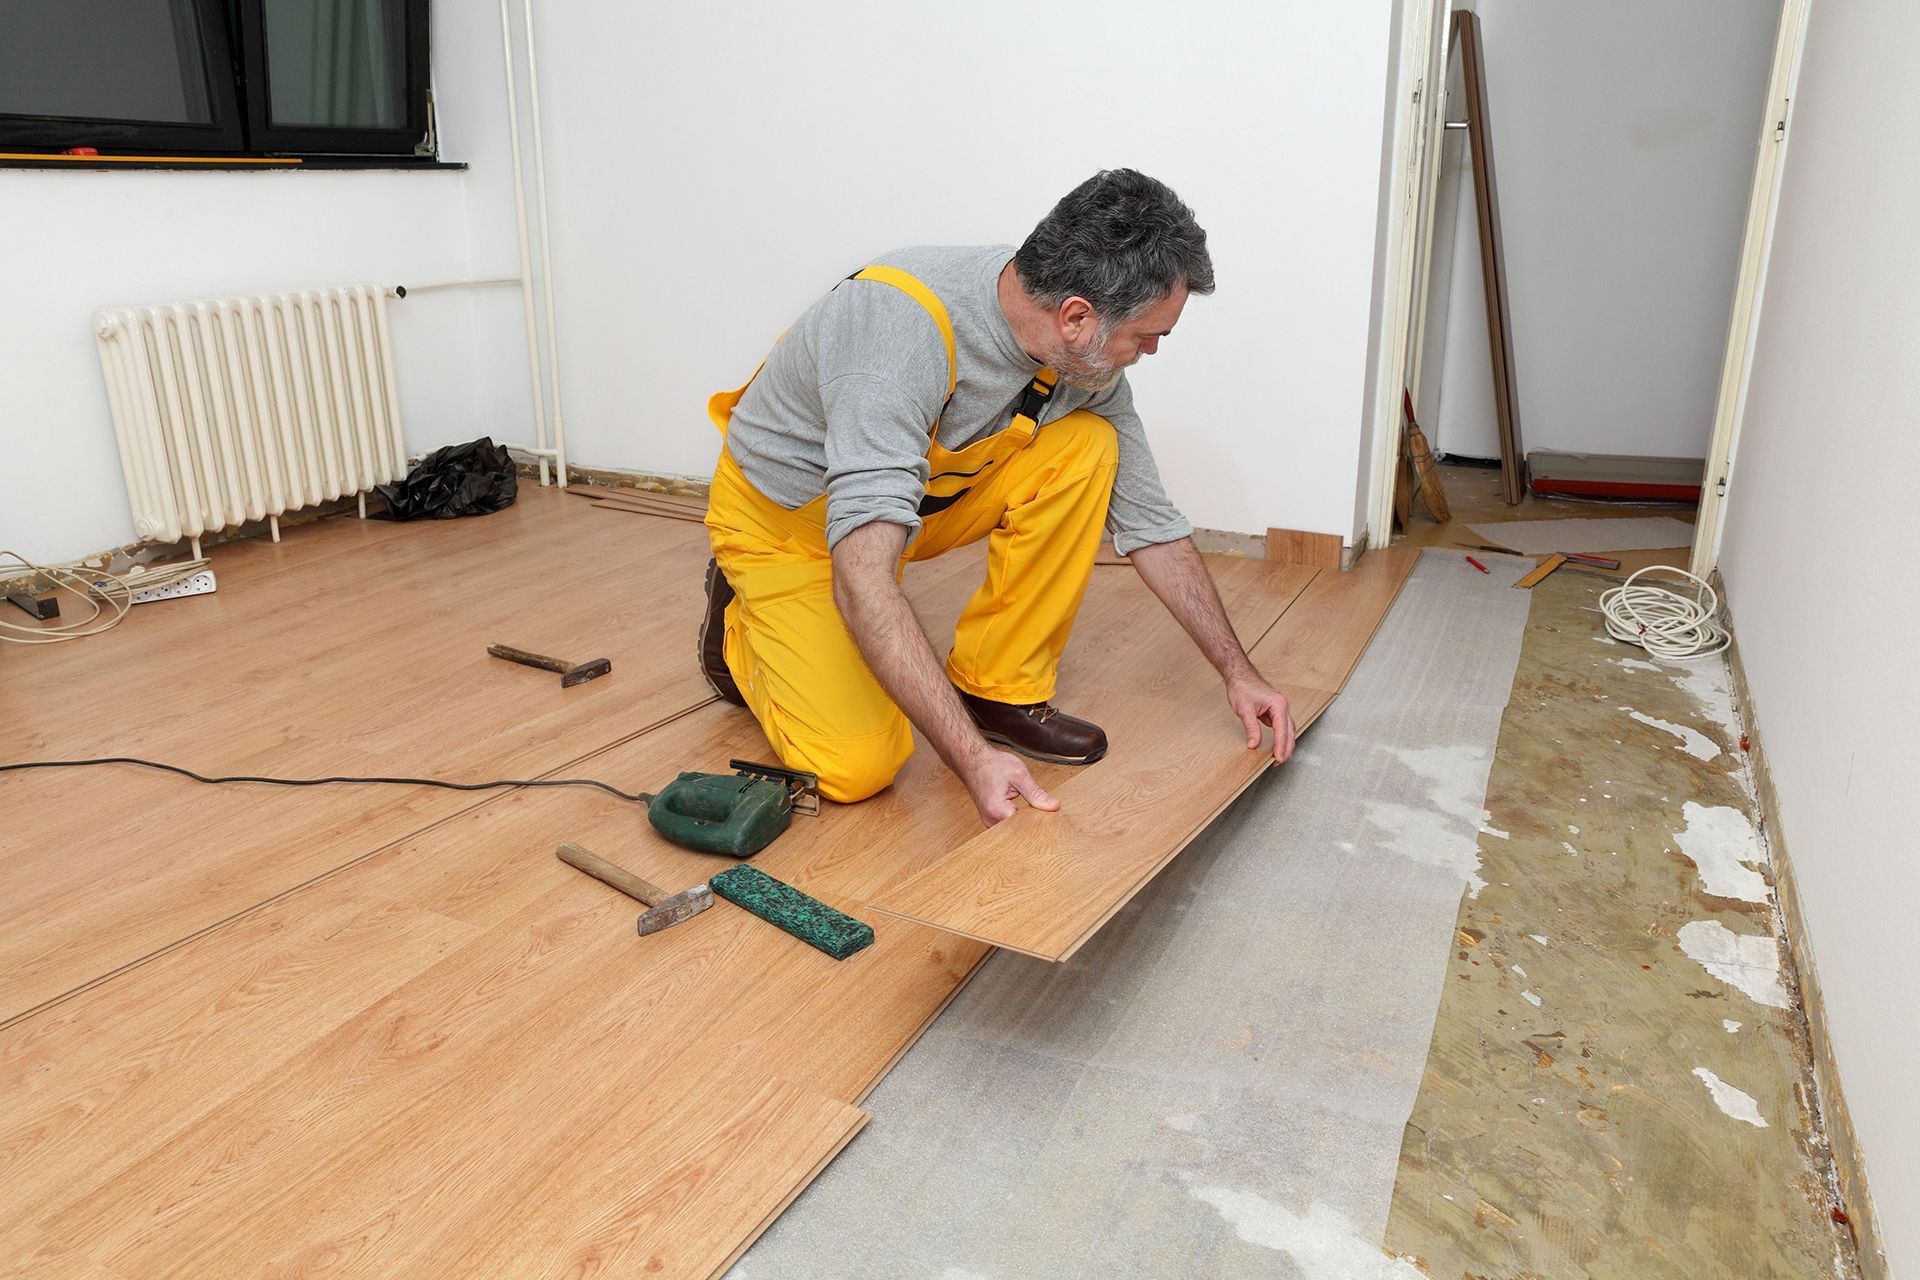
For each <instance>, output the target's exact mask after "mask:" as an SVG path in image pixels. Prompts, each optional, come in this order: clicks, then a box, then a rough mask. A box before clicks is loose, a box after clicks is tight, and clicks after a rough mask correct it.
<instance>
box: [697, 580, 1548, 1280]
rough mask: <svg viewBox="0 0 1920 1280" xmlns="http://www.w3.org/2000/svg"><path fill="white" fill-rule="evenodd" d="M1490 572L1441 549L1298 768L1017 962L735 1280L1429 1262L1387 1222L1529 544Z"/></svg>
mask: <svg viewBox="0 0 1920 1280" xmlns="http://www.w3.org/2000/svg"><path fill="white" fill-rule="evenodd" d="M1488 567H1489V568H1490V569H1491V570H1492V573H1490V574H1488V575H1484V576H1483V575H1481V574H1480V573H1477V572H1475V571H1474V570H1473V569H1472V568H1471V567H1469V566H1467V565H1466V564H1465V563H1464V562H1463V561H1462V560H1461V559H1460V558H1459V557H1458V556H1455V555H1427V556H1424V557H1423V558H1422V559H1421V561H1420V563H1419V565H1417V566H1416V567H1415V569H1414V572H1413V575H1412V577H1411V578H1410V579H1409V580H1408V582H1407V585H1406V588H1405V589H1404V590H1403V591H1402V592H1401V594H1400V598H1399V599H1398V601H1397V602H1396V603H1395V604H1394V606H1393V608H1392V610H1391V611H1390V612H1389V614H1388V616H1387V618H1386V620H1385V622H1384V623H1383V624H1382V626H1381V628H1380V630H1379V632H1378V633H1377V634H1376V636H1375V637H1374V640H1373V643H1372V645H1371V646H1370V647H1369V648H1368V650H1367V653H1366V655H1365V657H1364V658H1363V659H1362V661H1361V663H1360V665H1359V668H1358V669H1357V670H1356V671H1355V672H1354V675H1353V679H1352V680H1351V682H1350V683H1349V684H1348V685H1347V688H1346V691H1345V692H1344V693H1342V694H1341V696H1340V697H1339V699H1338V700H1337V701H1335V702H1334V704H1333V706H1332V707H1331V708H1329V709H1328V710H1327V712H1326V713H1325V715H1323V716H1322V718H1321V719H1320V721H1319V722H1318V723H1317V724H1316V725H1315V726H1314V728H1313V729H1312V731H1311V732H1310V733H1308V735H1307V736H1306V737H1305V738H1304V739H1302V741H1301V745H1300V748H1299V750H1298V752H1297V753H1296V755H1295V757H1294V760H1293V762H1292V763H1290V764H1288V765H1287V766H1286V767H1284V768H1281V769H1277V770H1273V771H1271V772H1269V773H1268V774H1266V775H1265V777H1264V778H1263V779H1262V780H1261V781H1260V782H1258V783H1256V784H1255V785H1254V786H1253V787H1252V788H1251V789H1250V790H1249V791H1248V792H1247V793H1246V794H1245V795H1243V796H1242V797H1241V798H1240V800H1238V801H1237V802H1236V803H1235V804H1234V805H1233V806H1232V807H1231V808H1230V809H1228V811H1227V812H1226V813H1225V814H1223V815H1221V817H1220V819H1219V820H1218V821H1216V822H1215V823H1214V824H1213V825H1212V826H1211V827H1210V828H1209V829H1208V830H1207V831H1206V832H1204V833H1202V834H1201V836H1200V837H1199V838H1198V839H1196V840H1195V841H1194V842H1193V844H1192V845H1190V846H1189V847H1188V848H1187V850H1186V851H1185V852H1184V853H1182V854H1181V855H1180V856H1179V857H1178V858H1176V859H1174V861H1173V862H1172V863H1171V864H1170V865H1169V866H1168V867H1167V869H1166V870H1165V871H1163V872H1162V873H1161V874H1160V875H1159V877H1158V878H1156V879H1155V880H1154V881H1153V883H1152V884H1150V885H1148V886H1147V888H1146V889H1144V890H1142V891H1141V893H1140V894H1139V895H1138V896H1136V897H1135V898H1134V900H1133V901H1132V902H1131V903H1129V904H1128V905H1127V906H1126V907H1125V908H1124V909H1123V910H1122V911H1121V912H1120V914H1119V915H1118V916H1116V917H1115V918H1114V919H1113V920H1112V921H1111V922H1110V923H1109V924H1108V925H1107V926H1106V928H1104V929H1102V930H1101V931H1100V933H1099V934H1098V935H1097V936H1096V937H1095V938H1094V939H1093V940H1092V941H1091V942H1089V943H1088V944H1087V945H1086V947H1084V948H1083V949H1082V950H1081V951H1080V952H1079V954H1077V955H1076V956H1074V958H1073V959H1072V960H1071V961H1070V962H1068V963H1067V964H1064V965H1053V964H1048V963H1046V962H1044V961H1040V960H1034V959H1030V958H1028V957H1025V956H1020V955H1014V954H1011V953H1007V952H1000V953H997V954H995V955H994V956H993V957H992V959H990V960H989V961H988V963H987V964H986V965H985V966H984V967H983V968H982V970H981V972H980V974H979V975H978V976H977V977H976V978H975V979H974V981H973V983H972V984H971V985H969V986H968V987H967V989H966V990H965V991H963V992H961V993H960V995H959V997H958V998H957V999H956V1000H955V1001H954V1002H953V1004H952V1005H951V1006H950V1007H949V1008H948V1009H947V1011H946V1012H945V1013H944V1014H943V1015H942V1016H941V1017H940V1018H939V1020H938V1021H936V1022H935V1023H934V1025H933V1027H932V1028H931V1029H930V1030H929V1031H928V1032H927V1033H926V1035H925V1036H924V1037H923V1038H922V1039H921V1040H920V1042H919V1043H918V1044H917V1045H915V1046H914V1048H913V1049H912V1051H911V1052H909V1053H908V1054H907V1055H906V1057H905V1058H903V1059H902V1060H901V1062H900V1064H899V1065H898V1066H897V1067H895V1068H894V1070H893V1071H892V1073H891V1074H889V1075H888V1076H887V1077H886V1079H885V1080H883V1081H882V1082H881V1083H880V1085H879V1087H878V1088H876V1089H875V1090H874V1091H873V1093H872V1095H871V1096H870V1097H869V1098H868V1099H867V1102H866V1106H867V1107H868V1109H869V1110H871V1111H872V1112H873V1120H872V1122H871V1123H870V1124H868V1126H867V1127H866V1129H865V1130H864V1132H863V1133H862V1134H861V1135H860V1137H859V1138H858V1139H856V1140H855V1141H854V1142H853V1143H852V1145H850V1146H849V1147H848V1148H847V1149H846V1151H844V1152H843V1153H842V1154H841V1155H840V1157H839V1158H838V1159H837V1160H835V1161H834V1162H833V1163H832V1164H831V1165H829V1166H828V1168H827V1169H826V1171H825V1172H824V1173H823V1174H822V1175H821V1176H820V1177H819V1178H818V1179H817V1180H816V1181H815V1182H814V1183H813V1185H812V1186H811V1187H810V1188H809V1189H808V1190H807V1191H806V1192H805V1193H804V1194H803V1195H802V1196H801V1197H800V1198H799V1199H798V1200H796V1201H795V1202H794V1204H793V1205H792V1207H791V1208H789V1209H788V1210H787V1212H786V1213H785V1214H784V1215H783V1216H782V1217H780V1218H779V1219H778V1220H777V1221H776V1222H775V1223H774V1225H773V1226H772V1227H771V1228H770V1229H769V1230H768V1231H767V1233H766V1234H765V1235H764V1236H762V1237H761V1239H760V1241H759V1242H758V1243H757V1244H756V1245H754V1247H753V1248H752V1249H751V1250H749V1251H748V1252H747V1254H746V1255H745V1256H744V1257H743V1258H742V1259H741V1260H740V1261H739V1262H738V1263H737V1264H735V1266H734V1267H733V1269H732V1270H731V1271H729V1272H728V1276H729V1277H730V1280H793V1278H797V1277H814V1276H819V1277H827V1276H835V1277H857V1278H866V1277H875V1278H878V1277H887V1278H888V1280H893V1278H895V1277H898V1278H901V1280H918V1278H920V1277H926V1278H928V1280H1027V1278H1029V1277H1038V1276H1045V1277H1050V1278H1052V1277H1101V1278H1102V1280H1105V1278H1109V1277H1128V1278H1133V1277H1138V1278H1140V1280H1146V1278H1147V1277H1152V1278H1154V1280H1162V1278H1164V1277H1189V1276H1192V1277H1197V1276H1208V1277H1221V1278H1229V1277H1254V1276H1258V1277H1262V1278H1263V1280H1271V1278H1272V1277H1302V1278H1306V1280H1371V1278H1372V1277H1381V1278H1383V1280H1385V1278H1387V1277H1392V1278H1394V1280H1398V1278H1399V1277H1401V1276H1403V1275H1404V1276H1407V1277H1409V1278H1417V1277H1418V1276H1419V1272H1417V1271H1415V1270H1414V1269H1413V1268H1412V1267H1411V1266H1410V1265H1409V1264H1406V1263H1402V1262H1397V1261H1395V1260H1393V1259H1390V1258H1387V1257H1385V1256H1384V1255H1382V1254H1381V1253H1380V1250H1379V1243H1380V1241H1381V1239H1382V1238H1383V1236H1384V1234H1385V1231H1386V1221H1387V1209H1388V1205H1389V1202H1390V1200H1391V1198H1392V1192H1393V1182H1394V1174H1395V1169H1396V1166H1397V1164H1398V1160H1399V1153H1400V1141H1401V1135H1402V1130H1403V1126H1404V1125H1405V1123H1406V1120H1407V1117H1408V1116H1409V1115H1410V1114H1411V1113H1412V1108H1413V1103H1414V1098H1415V1095H1416V1094H1417V1093H1418V1090H1419V1086H1420V1078H1421V1075H1422V1072H1423V1070H1424V1068H1425V1064H1426V1055H1427V1045H1428V1041H1429V1039H1430V1038H1431V1035H1432V1030H1433V1022H1434V1017H1435V1015H1436V1013H1437V1011H1438V1008H1439V1001H1440V991H1441V987H1442V985H1443V982H1444V978H1445V972H1446V958H1447V954H1448V951H1449V948H1450V945H1451V943H1452V939H1453V930H1454V924H1455V919H1456V915H1457V912H1458V908H1459V903H1460V896H1461V894H1462V893H1463V892H1465V891H1468V890H1469V889H1470V888H1471V887H1472V886H1473V885H1474V884H1476V883H1477V881H1476V878H1475V876H1474V874H1473V873H1474V871H1475V870H1476V868H1477V866H1478V858H1477V856H1476V852H1475V850H1476V848H1477V843H1478V837H1479V832H1480V828H1481V827H1482V825H1483V824H1484V821H1485V812H1484V809H1483V805H1484V803H1485V798H1486V785H1487V774H1488V771H1489V769H1490V768H1491V766H1492V761H1493V751H1494V745H1495V742H1496V740H1497V738H1498V735H1499V729H1500V717H1501V712H1502V709H1503V708H1504V707H1505V706H1506V703H1507V698H1508V694H1509V691H1510V689H1511V687H1512V683H1513V673H1514V669H1515V666H1516V664H1517V662H1518V660H1519V653H1520V639H1521V633H1522V630H1523V629H1524V626H1525V623H1526V616H1527V603H1528V593H1527V592H1525V591H1516V590H1513V589H1512V583H1513V582H1514V580H1515V579H1516V578H1518V577H1519V576H1520V574H1521V573H1522V572H1524V571H1525V570H1527V569H1530V568H1531V567H1532V566H1531V565H1529V564H1526V563H1524V562H1514V563H1501V564H1497V565H1489V566H1488ZM1219 714H1221V715H1226V714H1228V712H1227V709H1226V706H1225V702H1224V700H1223V701H1222V704H1221V706H1220V708H1219ZM881 927H882V928H884V927H885V926H884V925H882V926H881Z"/></svg>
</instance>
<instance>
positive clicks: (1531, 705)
mask: <svg viewBox="0 0 1920 1280" xmlns="http://www.w3.org/2000/svg"><path fill="white" fill-rule="evenodd" d="M1607 585H1609V584H1608V583H1607V582H1605V581H1604V580H1602V579H1601V578H1600V577H1598V576H1597V575H1591V574H1585V573H1580V572H1575V571H1569V570H1562V571H1561V572H1559V573H1557V574H1554V575H1553V576H1551V577H1549V578H1547V579H1546V580H1545V581H1544V582H1543V583H1542V584H1541V585H1540V586H1538V587H1537V588H1535V590H1534V600H1533V607H1532V612H1531V615H1530V617H1529V620H1528V627H1527V633H1526V637H1525V642H1524V644H1523V646H1522V651H1521V659H1520V665H1519V670H1518V672H1517V674H1516V676H1515V679H1514V687H1513V697H1512V700H1511V701H1510V702H1509V704H1508V706H1507V710H1506V714H1505V716H1504V718H1503V720H1502V724H1501V730H1500V744H1499V748H1498V750H1497V752H1496V753H1495V758H1494V763H1493V769H1492V772H1491V774H1490V776H1489V778H1488V786H1487V796H1486V807H1487V810H1488V818H1487V823H1486V829H1485V830H1484V831H1483V832H1482V833H1481V837H1480V842H1479V856H1480V862H1481V871H1480V875H1481V877H1482V878H1483V879H1485V880H1486V881H1487V886H1486V888H1485V889H1483V890H1481V891H1480V893H1479V894H1478V895H1477V896H1474V897H1469V898H1466V899H1463V900H1462V903H1461V910H1460V917H1459V921H1458V930H1457V935H1456V946H1455V947H1454V950H1453V953H1452V957H1451V960H1450V962H1449V972H1448V975H1447V981H1446V991H1445V994H1444V996H1443V997H1442V1000H1441V1005H1440V1014H1439V1018H1438V1020H1437V1022H1436V1024H1435V1027H1434V1033H1433V1041H1432V1046H1431V1049H1430V1052H1429V1056H1428V1060H1427V1069H1426V1075H1425V1078H1424V1080H1423V1082H1422V1085H1421V1089H1420V1094H1419V1098H1418V1101H1417V1102H1416V1104H1415V1107H1414V1111H1413V1116H1412V1118H1411V1120H1410V1121H1409V1122H1408V1125H1407V1131H1406V1140H1405V1143H1404V1144H1403V1146H1402V1149H1401V1154H1400V1169H1399V1176H1398V1179H1397V1182H1396V1186H1395V1191H1394V1200H1393V1208H1392V1213H1391V1216H1390V1218H1389V1221H1388V1226H1387V1232H1386V1240H1385V1247H1386V1250H1387V1252H1388V1253H1390V1254H1392V1255H1395V1256H1397V1257H1400V1258H1403V1259H1406V1260H1409V1261H1412V1262H1414V1263H1416V1264H1417V1265H1418V1266H1419V1267H1420V1268H1421V1269H1422V1270H1424V1271H1425V1272H1426V1273H1427V1274H1430V1275H1432V1276H1436V1277H1444V1278H1445V1280H1456V1278H1463V1277H1471V1278H1472V1280H1520V1278H1522V1277H1524V1278H1526V1280H1561V1278H1562V1277H1567V1278H1572V1277H1580V1278H1583V1280H1584V1278H1587V1277H1592V1278H1593V1280H1605V1278H1610V1277H1619V1278H1620V1280H1628V1278H1631V1280H1656V1278H1658V1277H1673V1278H1674V1280H1718V1278H1722V1277H1724V1278H1725V1280H1774V1278H1784V1277H1794V1278H1795V1280H1800V1278H1803V1277H1827V1276H1852V1275H1854V1274H1855V1269H1854V1262H1853V1250H1852V1242H1851V1240H1850V1239H1849V1238H1848V1236H1847V1235H1846V1228H1845V1226H1844V1225H1843V1224H1841V1223H1840V1222H1838V1221H1837V1220H1836V1219H1835V1217H1834V1215H1833V1212H1832V1211H1833V1209H1834V1207H1835V1206H1834V1201H1833V1199H1832V1194H1831V1188H1830V1185H1829V1177H1828V1154H1827V1150H1826V1145H1825V1141H1824V1138H1823V1137H1822V1134H1821V1131H1820V1128H1819V1121H1818V1112H1817V1108H1818V1102H1817V1098H1816V1097H1815V1094H1814V1088H1813V1083H1812V1076H1811V1059H1810V1056H1809V1051H1808V1046H1807V1039H1806V1020H1805V1017H1804V1015H1803V1013H1802V1011H1801V1009H1800V1008H1799V1005H1798V990H1797V983H1796V982H1795V979H1794V975H1793V974H1792V973H1791V971H1790V970H1789V968H1788V964H1789V962H1788V960H1787V958H1786V955H1785V952H1784V951H1783V949H1782V948H1781V946H1780V945H1779V937H1780V929H1781V922H1780V916H1779V912H1778V908H1777V904H1776V902H1775V899H1774V892H1773V888H1772V884H1773V875H1772V871H1771V868H1770V866H1769V863H1768V851H1767V849H1766V846H1765V843H1764V840H1763V839H1762V837H1761V835H1760V832H1759V830H1758V828H1757V815H1756V809H1755V802H1754V798H1753V793H1752V788H1751V779H1750V775H1749V774H1748V772H1747V766H1746V761H1745V758H1744V755H1743V752H1742V750H1741V747H1740V741H1741V733H1742V729H1741V726H1740V722H1739V719H1738V712H1737V709H1736V708H1735V706H1734V703H1733V698H1732V695H1731V693H1730V691H1729V686H1730V681H1729V678H1728V669H1727V664H1726V662H1725V660H1724V659H1723V658H1719V657H1714V658H1708V659H1699V660H1695V661H1694V662H1691V663H1688V664H1685V665H1684V666H1680V667H1669V666H1661V665H1657V664H1655V663H1652V662H1649V661H1647V660H1646V655H1645V654H1643V653H1642V652H1641V651H1640V650H1638V649H1636V648H1632V647H1629V646H1627V645H1623V644H1617V643H1614V642H1611V641H1609V640H1608V639H1607V638H1606V637H1605V634H1604V632H1603V631H1602V630H1601V628H1600V627H1599V623H1598V617H1597V615H1596V614H1595V613H1594V612H1593V610H1594V608H1595V605H1596V602H1597V599H1598V596H1599V593H1600V591H1601V590H1602V589H1604V588H1605V587H1606V586H1607Z"/></svg>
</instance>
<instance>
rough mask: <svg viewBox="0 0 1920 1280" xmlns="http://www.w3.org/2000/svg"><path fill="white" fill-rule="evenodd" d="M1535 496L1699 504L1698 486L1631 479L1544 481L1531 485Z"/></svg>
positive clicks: (1539, 479)
mask: <svg viewBox="0 0 1920 1280" xmlns="http://www.w3.org/2000/svg"><path fill="white" fill-rule="evenodd" d="M1529 487H1531V488H1532V490H1533V491H1534V492H1535V493H1538V494H1545V495H1547V496H1549V497H1551V496H1553V495H1556V494H1558V495H1561V496H1564V497H1570V498H1639V499H1641V500H1643V501H1646V502H1698V501H1700V486H1699V485H1697V484H1636V483H1634V482H1632V481H1630V480H1543V479H1541V478H1539V477H1538V476H1536V477H1534V478H1533V480H1531V481H1530V482H1529Z"/></svg>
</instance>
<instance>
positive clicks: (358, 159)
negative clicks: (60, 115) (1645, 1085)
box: [0, 152, 467, 173]
mask: <svg viewBox="0 0 1920 1280" xmlns="http://www.w3.org/2000/svg"><path fill="white" fill-rule="evenodd" d="M466 167H467V166H466V164H465V163H464V162H463V161H458V160H415V159H412V158H410V157H407V156H273V157H247V158H241V157H231V158H229V157H225V156H122V157H118V158H113V157H107V156H60V155H46V156H36V155H24V154H21V153H18V152H11V153H6V154H4V155H0V169H86V170H89V171H98V170H102V169H107V170H113V169H121V170H126V169H132V170H136V171H140V172H149V171H152V170H155V169H171V170H174V171H177V172H191V171H195V170H206V169H216V170H219V171H221V172H224V173H233V172H262V173H286V172H289V171H293V172H299V171H301V170H316V169H327V170H334V169H434V170H448V169H451V170H464V169H465V168H466Z"/></svg>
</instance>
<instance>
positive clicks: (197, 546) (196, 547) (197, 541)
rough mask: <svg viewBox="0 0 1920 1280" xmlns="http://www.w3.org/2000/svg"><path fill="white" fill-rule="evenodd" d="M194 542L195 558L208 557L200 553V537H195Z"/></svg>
mask: <svg viewBox="0 0 1920 1280" xmlns="http://www.w3.org/2000/svg"><path fill="white" fill-rule="evenodd" d="M192 542H193V558H194V559H195V560H204V559H206V557H205V556H203V555H201V554H200V539H198V538H194V539H192Z"/></svg>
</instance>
